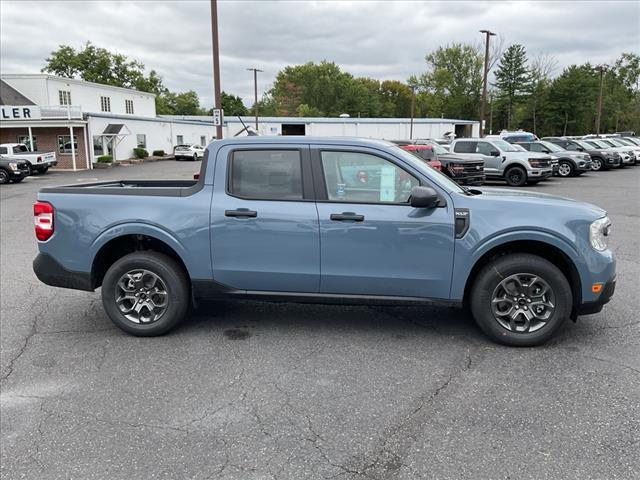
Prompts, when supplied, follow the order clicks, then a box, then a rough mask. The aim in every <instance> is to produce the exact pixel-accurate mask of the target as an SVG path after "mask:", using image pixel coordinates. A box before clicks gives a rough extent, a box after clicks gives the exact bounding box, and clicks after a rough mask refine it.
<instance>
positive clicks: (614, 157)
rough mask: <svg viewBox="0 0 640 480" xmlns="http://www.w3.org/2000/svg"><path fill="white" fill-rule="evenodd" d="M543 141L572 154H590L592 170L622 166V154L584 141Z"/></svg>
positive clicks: (561, 138) (562, 139)
mask: <svg viewBox="0 0 640 480" xmlns="http://www.w3.org/2000/svg"><path fill="white" fill-rule="evenodd" d="M542 140H545V141H547V142H551V143H554V144H556V145H558V146H560V147H562V148H564V149H565V150H570V151H572V152H584V153H588V154H589V156H590V157H591V169H592V170H595V171H598V170H608V169H610V168H616V167H619V166H620V162H621V159H620V154H618V153H617V152H614V151H610V150H603V149H601V148H596V146H594V145H591V144H589V143H587V142H585V141H584V140H578V139H575V138H567V137H543V138H542Z"/></svg>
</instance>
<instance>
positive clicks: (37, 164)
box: [0, 143, 58, 175]
mask: <svg viewBox="0 0 640 480" xmlns="http://www.w3.org/2000/svg"><path fill="white" fill-rule="evenodd" d="M0 157H2V159H3V160H24V161H25V162H27V164H28V165H29V175H33V174H34V173H46V172H47V170H49V167H53V166H55V165H57V164H58V160H57V159H56V154H55V152H39V151H37V150H36V151H35V152H31V151H29V149H28V148H27V146H26V145H24V144H22V143H2V144H0Z"/></svg>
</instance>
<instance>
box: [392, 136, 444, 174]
mask: <svg viewBox="0 0 640 480" xmlns="http://www.w3.org/2000/svg"><path fill="white" fill-rule="evenodd" d="M398 146H399V147H400V148H401V149H403V150H406V151H407V152H411V153H413V154H414V155H415V156H416V157H418V158H420V159H422V160H424V161H425V162H427V163H428V164H429V165H431V166H432V167H433V168H435V169H436V170H438V171H442V164H441V163H440V161H439V160H437V159H436V153H435V152H434V151H433V147H432V146H431V145H416V144H413V143H412V144H409V145H398Z"/></svg>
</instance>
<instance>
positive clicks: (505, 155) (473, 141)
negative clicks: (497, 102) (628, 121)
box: [393, 132, 640, 187]
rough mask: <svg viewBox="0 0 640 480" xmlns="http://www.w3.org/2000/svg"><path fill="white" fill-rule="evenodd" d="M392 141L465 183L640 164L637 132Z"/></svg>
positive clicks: (517, 182)
mask: <svg viewBox="0 0 640 480" xmlns="http://www.w3.org/2000/svg"><path fill="white" fill-rule="evenodd" d="M393 142H394V143H396V144H397V145H399V146H400V148H402V149H404V150H407V151H410V152H411V153H413V154H415V155H416V156H418V157H420V158H421V159H423V160H425V161H426V162H428V163H429V164H430V165H431V166H432V167H433V168H435V169H436V170H440V171H441V172H442V173H444V174H445V175H447V176H449V177H451V178H452V179H453V180H455V181H456V182H458V183H459V184H461V185H482V184H483V183H484V181H485V180H504V181H506V182H507V184H508V185H510V186H513V187H520V186H523V185H526V184H529V185H533V184H536V183H538V182H540V181H542V180H545V179H547V178H549V177H551V176H552V175H557V176H560V177H577V176H580V175H581V174H583V173H584V172H587V171H600V170H608V169H610V168H622V167H625V166H628V165H638V164H640V139H638V138H637V137H635V135H634V134H633V132H625V133H624V134H615V135H601V136H597V135H586V136H584V137H543V138H541V139H539V138H538V137H537V136H535V135H534V134H532V133H528V132H502V133H501V134H500V135H489V136H486V137H484V138H459V139H455V140H453V141H451V143H449V144H444V145H443V144H441V143H440V141H438V140H433V139H422V140H413V141H407V140H394V141H393Z"/></svg>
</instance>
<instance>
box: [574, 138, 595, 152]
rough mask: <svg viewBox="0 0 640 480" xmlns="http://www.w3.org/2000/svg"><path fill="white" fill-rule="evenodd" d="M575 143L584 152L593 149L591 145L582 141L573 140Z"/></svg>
mask: <svg viewBox="0 0 640 480" xmlns="http://www.w3.org/2000/svg"><path fill="white" fill-rule="evenodd" d="M575 142H576V143H577V144H578V145H580V146H581V147H582V148H584V149H585V150H591V149H592V148H593V145H589V144H588V143H587V142H585V141H583V140H575Z"/></svg>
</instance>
